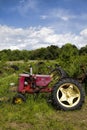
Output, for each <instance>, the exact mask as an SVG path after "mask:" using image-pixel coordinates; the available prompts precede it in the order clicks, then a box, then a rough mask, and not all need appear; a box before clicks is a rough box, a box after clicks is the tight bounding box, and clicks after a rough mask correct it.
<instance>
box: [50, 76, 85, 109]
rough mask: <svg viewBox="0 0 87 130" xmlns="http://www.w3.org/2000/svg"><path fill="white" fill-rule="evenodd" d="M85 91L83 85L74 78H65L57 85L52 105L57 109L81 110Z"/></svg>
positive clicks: (54, 89) (53, 93)
mask: <svg viewBox="0 0 87 130" xmlns="http://www.w3.org/2000/svg"><path fill="white" fill-rule="evenodd" d="M84 99H85V91H84V88H83V87H82V86H81V84H80V83H79V82H78V81H77V80H74V79H72V78H65V79H62V80H61V81H59V82H58V83H56V84H55V86H54V88H53V91H52V103H53V105H54V106H55V107H56V108H57V109H61V110H75V109H80V108H81V107H82V105H83V103H84Z"/></svg>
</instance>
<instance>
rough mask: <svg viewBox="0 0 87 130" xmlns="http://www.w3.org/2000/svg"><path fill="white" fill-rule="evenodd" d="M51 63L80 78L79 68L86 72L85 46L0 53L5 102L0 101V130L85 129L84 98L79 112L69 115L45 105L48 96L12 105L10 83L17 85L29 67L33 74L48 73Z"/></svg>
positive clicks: (0, 84)
mask: <svg viewBox="0 0 87 130" xmlns="http://www.w3.org/2000/svg"><path fill="white" fill-rule="evenodd" d="M13 60H14V61H13ZM55 64H59V65H61V66H62V68H63V69H64V70H66V71H67V73H68V74H69V75H70V76H72V77H74V78H75V77H78V76H80V75H82V74H83V73H82V70H81V68H80V66H81V65H85V67H86V70H87V66H86V64H87V46H86V47H83V48H81V49H80V50H79V49H77V48H76V47H75V46H73V45H71V44H66V45H64V46H63V47H61V48H58V47H57V46H50V47H47V48H41V49H37V50H33V51H28V50H22V51H19V50H14V51H11V50H2V51H0V97H1V98H2V97H6V98H7V99H9V100H6V101H3V102H0V130H19V129H21V130H31V129H32V130H87V116H86V115H87V97H86V100H85V103H84V105H83V107H82V109H81V110H78V111H69V112H64V111H56V110H55V109H54V108H53V107H52V106H51V104H49V103H47V98H48V94H40V95H39V97H38V98H37V99H36V100H34V98H33V95H28V99H27V102H26V103H23V104H21V105H13V104H12V97H13V95H15V92H11V91H10V88H11V86H10V83H15V86H16V87H17V86H18V75H19V73H22V72H24V71H26V72H29V67H30V65H32V67H33V73H41V74H42V73H43V74H48V73H49V72H50V70H49V69H48V68H47V67H48V66H52V67H54V65H55ZM86 91H87V89H86Z"/></svg>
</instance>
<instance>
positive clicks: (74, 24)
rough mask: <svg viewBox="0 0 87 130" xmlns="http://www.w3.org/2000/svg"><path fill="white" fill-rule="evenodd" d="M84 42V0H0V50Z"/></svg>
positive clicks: (86, 30) (86, 16)
mask: <svg viewBox="0 0 87 130" xmlns="http://www.w3.org/2000/svg"><path fill="white" fill-rule="evenodd" d="M66 43H72V44H75V45H76V46H77V47H78V48H81V47H83V46H85V45H87V0H0V50H2V49H20V50H21V49H29V50H31V49H36V48H39V47H47V46H50V45H52V44H53V45H57V46H59V47H61V46H63V45H64V44H66Z"/></svg>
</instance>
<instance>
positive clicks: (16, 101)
mask: <svg viewBox="0 0 87 130" xmlns="http://www.w3.org/2000/svg"><path fill="white" fill-rule="evenodd" d="M23 102H26V97H25V96H24V95H23V94H17V95H15V96H14V97H13V100H12V103H13V104H22V103H23Z"/></svg>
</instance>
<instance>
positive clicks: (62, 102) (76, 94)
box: [13, 65, 85, 110]
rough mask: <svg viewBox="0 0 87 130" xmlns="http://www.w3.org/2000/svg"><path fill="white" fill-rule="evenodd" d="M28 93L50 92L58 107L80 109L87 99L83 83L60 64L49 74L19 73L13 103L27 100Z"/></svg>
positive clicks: (53, 102) (53, 101)
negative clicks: (16, 91) (72, 76)
mask: <svg viewBox="0 0 87 130" xmlns="http://www.w3.org/2000/svg"><path fill="white" fill-rule="evenodd" d="M26 93H28V94H39V93H50V95H51V96H50V97H51V98H50V99H51V101H52V104H53V105H54V106H55V108H56V109H61V110H75V109H80V108H81V107H82V105H83V103H84V100H85V91H84V88H83V87H82V84H81V83H80V82H79V81H78V80H76V79H73V78H71V77H69V76H68V74H67V73H66V72H65V71H64V70H63V69H62V68H61V67H60V66H58V65H56V66H55V68H54V69H53V70H52V71H51V73H50V74H49V75H41V74H32V67H30V73H23V74H20V75H19V86H18V93H17V95H15V96H14V97H13V103H14V104H17V103H22V102H26Z"/></svg>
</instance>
